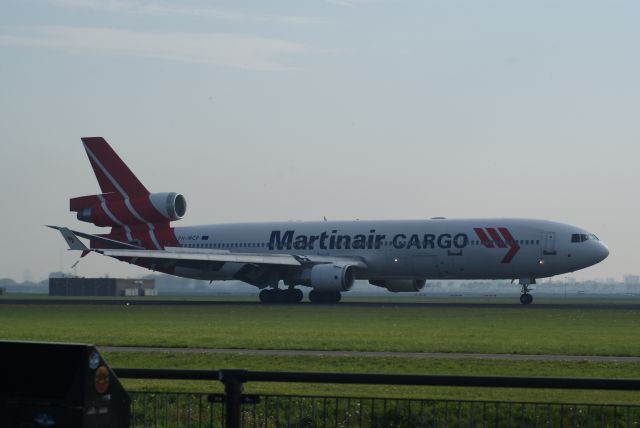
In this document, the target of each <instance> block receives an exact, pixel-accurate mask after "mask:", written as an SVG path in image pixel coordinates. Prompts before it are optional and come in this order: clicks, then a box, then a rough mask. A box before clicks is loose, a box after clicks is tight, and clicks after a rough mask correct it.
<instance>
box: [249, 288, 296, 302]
mask: <svg viewBox="0 0 640 428" xmlns="http://www.w3.org/2000/svg"><path fill="white" fill-rule="evenodd" d="M258 296H259V297H260V301H261V302H262V303H300V302H301V301H302V297H303V294H302V291H301V290H299V289H297V288H293V287H292V288H288V289H286V290H282V289H280V288H273V289H268V288H265V289H264V290H262V291H260V294H259V295H258Z"/></svg>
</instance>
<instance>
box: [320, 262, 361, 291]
mask: <svg viewBox="0 0 640 428" xmlns="http://www.w3.org/2000/svg"><path fill="white" fill-rule="evenodd" d="M355 280H356V273H355V267H354V266H351V265H339V264H334V263H327V264H318V265H315V266H313V267H312V268H311V269H310V270H309V285H311V287H313V289H314V290H317V291H320V292H325V291H349V290H351V287H353V283H354V282H355Z"/></svg>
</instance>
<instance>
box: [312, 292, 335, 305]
mask: <svg viewBox="0 0 640 428" xmlns="http://www.w3.org/2000/svg"><path fill="white" fill-rule="evenodd" d="M341 298H342V294H341V293H340V292H339V291H317V290H311V291H310V292H309V301H310V302H311V303H338V302H339V301H340V299H341Z"/></svg>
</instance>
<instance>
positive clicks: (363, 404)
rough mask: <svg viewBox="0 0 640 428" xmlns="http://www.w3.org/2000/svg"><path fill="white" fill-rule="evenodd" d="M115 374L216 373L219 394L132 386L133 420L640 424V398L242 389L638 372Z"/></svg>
mask: <svg viewBox="0 0 640 428" xmlns="http://www.w3.org/2000/svg"><path fill="white" fill-rule="evenodd" d="M115 372H116V374H117V375H118V376H120V377H129V378H146V379H183V380H185V379H186V380H220V381H221V382H222V383H223V384H224V386H225V393H224V394H205V393H166V392H135V391H133V392H132V391H130V392H129V394H130V396H131V400H132V404H131V414H132V417H131V426H132V427H227V428H234V427H255V428H258V427H260V428H271V427H274V428H275V427H278V428H279V427H296V428H297V427H300V428H302V427H323V428H334V427H335V428H339V427H340V428H348V427H381V428H382V427H614V428H615V427H640V406H626V405H597V404H563V403H533V402H498V401H460V400H431V399H390V398H362V397H328V396H302V395H245V394H242V386H243V384H244V383H246V382H249V381H261V382H315V383H342V384H347V383H353V384H380V385H431V386H433V385H439V386H443V385H446V386H475V387H518V388H523V387H524V388H562V389H601V390H633V391H639V390H640V380H625V379H575V378H526V377H489V376H487V377H473V376H471V377H466V376H426V375H425V376H421V375H418V376H412V375H384V374H353V373H296V372H250V371H245V370H217V371H208V370H156V369H115Z"/></svg>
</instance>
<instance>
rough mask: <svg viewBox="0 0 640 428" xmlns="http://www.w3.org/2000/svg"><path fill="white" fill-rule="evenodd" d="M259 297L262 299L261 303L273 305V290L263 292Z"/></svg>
mask: <svg viewBox="0 0 640 428" xmlns="http://www.w3.org/2000/svg"><path fill="white" fill-rule="evenodd" d="M258 297H259V298H260V302H262V303H271V302H272V301H273V293H272V292H271V290H267V289H264V290H261V291H260V294H258Z"/></svg>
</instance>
